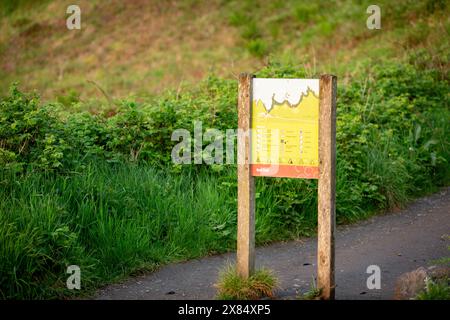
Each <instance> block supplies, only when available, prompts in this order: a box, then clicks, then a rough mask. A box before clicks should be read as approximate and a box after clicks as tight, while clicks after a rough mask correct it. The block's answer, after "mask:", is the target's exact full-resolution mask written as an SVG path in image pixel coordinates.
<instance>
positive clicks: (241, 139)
mask: <svg viewBox="0 0 450 320" xmlns="http://www.w3.org/2000/svg"><path fill="white" fill-rule="evenodd" d="M252 79H253V76H252V75H250V74H246V73H243V74H240V75H239V97H238V165H237V175H238V230H237V233H238V237H237V263H236V264H237V267H236V269H237V273H238V274H239V275H240V276H241V277H243V278H248V277H249V276H250V275H251V274H252V273H253V272H254V269H255V186H254V178H253V176H252V175H251V171H250V155H251V149H250V139H251V137H250V135H251V132H250V127H251V104H252V81H253V80H252Z"/></svg>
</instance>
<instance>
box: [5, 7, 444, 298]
mask: <svg viewBox="0 0 450 320" xmlns="http://www.w3.org/2000/svg"><path fill="white" fill-rule="evenodd" d="M70 4H72V3H71V1H65V0H64V1H50V0H40V1H30V0H19V1H10V0H2V1H0V27H1V30H2V31H1V33H0V57H1V59H0V95H1V96H2V98H1V100H0V165H1V168H0V257H1V259H0V298H4V299H11V298H15V299H35V298H38V299H43V298H66V297H72V296H76V295H87V294H90V293H91V292H92V291H93V290H94V289H96V288H98V287H99V286H101V285H104V284H107V283H110V282H114V281H117V280H119V279H121V278H124V277H126V276H129V275H132V274H136V273H139V272H146V271H152V270H155V268H157V267H159V266H160V265H162V264H166V263H169V262H174V261H180V260H185V259H189V258H194V257H199V256H204V255H208V254H214V253H220V252H225V251H229V250H234V249H235V240H236V191H237V190H236V168H235V165H225V166H219V165H212V166H208V165H193V164H192V165H183V166H179V165H173V164H172V162H171V150H172V147H173V146H174V144H175V143H176V142H172V141H171V139H170V136H171V133H172V131H173V130H174V129H176V128H185V129H188V130H190V131H191V132H192V128H193V121H202V122H203V129H204V130H207V129H208V128H216V129H221V130H225V129H230V128H235V127H236V123H237V112H236V100H237V80H236V77H237V74H238V73H240V72H242V71H250V72H254V73H256V75H257V76H260V77H308V78H311V77H317V76H318V75H320V74H321V73H334V74H336V75H337V76H338V120H337V121H338V123H337V149H338V150H337V157H338V159H337V165H338V167H337V206H336V207H337V219H338V223H349V222H352V221H356V220H358V219H363V218H366V217H368V216H369V215H371V214H374V213H378V212H381V211H384V210H387V209H393V208H398V207H401V206H403V205H404V204H406V203H407V202H408V201H409V200H411V199H413V198H414V197H417V196H420V195H423V194H427V193H430V192H433V191H435V190H437V188H439V187H440V186H444V185H449V183H450V166H449V160H450V145H449V144H450V141H449V138H448V137H449V136H450V121H449V120H450V109H449V76H448V70H449V55H450V50H449V39H450V36H449V33H450V21H449V19H450V18H449V6H448V4H447V1H431V0H427V1H407V0H399V1H378V3H377V4H378V5H379V6H380V7H381V14H382V28H381V30H369V29H367V28H366V19H367V17H368V16H369V15H368V14H367V13H366V8H367V7H368V6H369V5H370V4H372V3H370V1H314V2H311V1H294V0H284V1H281V0H272V1H269V0H258V1H237V0H232V1H223V0H211V1H195V0H184V1H143V0H133V1H126V2H125V1H119V0H111V1H99V0H92V1H87V0H85V1H79V6H80V8H81V19H82V22H81V23H82V29H81V30H72V31H69V30H67V29H66V26H65V21H66V18H67V16H68V15H67V14H66V8H67V6H68V5H70ZM17 81H18V82H19V83H20V85H16V84H14V85H12V83H14V82H17ZM25 92H28V93H25ZM205 144H207V142H205ZM256 184H257V202H256V203H257V208H256V211H257V213H256V240H257V243H258V244H265V243H269V242H272V241H279V240H287V239H295V238H298V237H301V236H309V235H312V234H314V232H315V228H316V217H317V211H316V206H317V198H316V188H317V183H316V181H314V180H296V179H272V178H265V179H264V178H258V179H257V181H256ZM72 264H75V265H79V266H80V267H81V270H82V290H81V291H75V290H74V291H70V290H67V289H66V288H65V281H66V278H67V276H68V275H67V274H66V273H65V271H66V267H67V266H68V265H72Z"/></svg>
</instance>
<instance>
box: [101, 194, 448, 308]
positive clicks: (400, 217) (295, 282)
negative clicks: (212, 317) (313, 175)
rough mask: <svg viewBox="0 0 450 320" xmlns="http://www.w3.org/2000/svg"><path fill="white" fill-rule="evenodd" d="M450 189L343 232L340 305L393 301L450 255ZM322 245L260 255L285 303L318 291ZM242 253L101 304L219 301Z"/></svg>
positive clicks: (190, 265) (183, 266)
mask: <svg viewBox="0 0 450 320" xmlns="http://www.w3.org/2000/svg"><path fill="white" fill-rule="evenodd" d="M449 236H450V187H448V188H444V189H442V190H441V191H440V192H439V193H437V194H434V195H432V196H429V197H425V198H422V199H419V200H417V201H415V202H414V203H412V204H410V205H409V206H408V207H407V208H405V209H404V210H399V211H397V212H391V213H388V214H384V215H378V216H375V217H372V218H370V219H368V220H366V221H363V222H360V223H357V224H353V225H347V226H338V228H337V232H336V285H337V287H336V299H391V298H392V297H393V293H394V284H395V280H396V279H397V277H398V276H399V275H400V274H402V273H404V272H408V271H411V270H414V269H416V268H418V267H420V266H427V265H429V264H430V263H431V262H432V260H434V259H438V258H442V257H445V256H449V254H450V252H449V251H448V249H447V247H448V246H449V245H450V240H449ZM316 250H317V241H316V238H315V237H313V238H304V239H301V240H298V241H290V242H284V243H276V244H273V245H270V246H266V247H259V248H257V250H256V264H257V266H258V267H261V266H265V267H268V268H270V269H272V270H274V271H275V273H276V275H277V277H278V279H279V280H280V289H279V290H278V293H277V295H278V297H280V298H293V297H295V296H296V294H297V293H298V292H301V293H304V292H306V291H307V290H308V289H309V288H310V284H311V281H312V277H313V276H315V273H316ZM234 259H235V254H234V253H228V254H224V255H218V256H212V257H206V258H202V259H197V260H191V261H187V262H183V263H177V264H172V265H167V266H165V267H162V268H161V269H160V270H158V271H157V272H154V273H152V274H149V275H146V276H140V277H137V278H132V279H129V280H127V281H125V282H123V283H119V284H115V285H111V286H108V287H106V288H103V289H101V290H99V291H98V292H97V295H96V296H94V297H93V298H94V299H156V300H159V299H214V297H215V294H216V289H215V288H214V283H215V281H216V280H217V275H218V271H219V270H220V269H221V268H223V267H224V266H225V265H226V264H227V263H234ZM369 265H378V266H379V267H380V268H381V289H380V290H376V289H374V290H369V289H367V287H366V280H367V277H368V276H369V274H367V273H366V269H367V267H368V266H369Z"/></svg>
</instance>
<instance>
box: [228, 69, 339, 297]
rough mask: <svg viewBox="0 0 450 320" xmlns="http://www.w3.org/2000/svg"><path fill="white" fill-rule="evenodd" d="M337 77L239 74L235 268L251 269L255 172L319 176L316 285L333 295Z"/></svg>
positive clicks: (324, 293)
mask: <svg viewBox="0 0 450 320" xmlns="http://www.w3.org/2000/svg"><path fill="white" fill-rule="evenodd" d="M336 88H337V78H336V77H335V76H333V75H323V76H321V77H320V79H263V78H254V77H253V76H252V75H251V74H246V73H243V74H241V75H240V76H239V96H238V129H239V130H238V165H237V175H238V226H237V230H238V234H237V257H236V266H237V272H238V274H239V275H240V276H241V277H244V278H248V277H249V276H251V275H252V273H253V272H254V267H255V207H256V205H255V182H254V179H255V178H254V177H255V176H266V177H288V178H306V179H319V181H318V209H317V218H318V228H317V235H318V241H317V287H318V289H320V292H321V298H322V299H334V289H335V282H334V269H335V267H334V232H335V221H336V215H335V212H336V208H335V198H336V191H335V189H336Z"/></svg>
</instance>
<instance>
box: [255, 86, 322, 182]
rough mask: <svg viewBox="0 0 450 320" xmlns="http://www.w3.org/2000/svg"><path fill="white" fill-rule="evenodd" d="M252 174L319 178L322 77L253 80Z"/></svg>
mask: <svg viewBox="0 0 450 320" xmlns="http://www.w3.org/2000/svg"><path fill="white" fill-rule="evenodd" d="M252 87H253V92H252V99H253V101H252V112H251V129H252V130H251V174H252V175H253V176H266V177H288V178H306V179H318V178H319V79H264V78H254V79H253V86H252Z"/></svg>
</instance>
